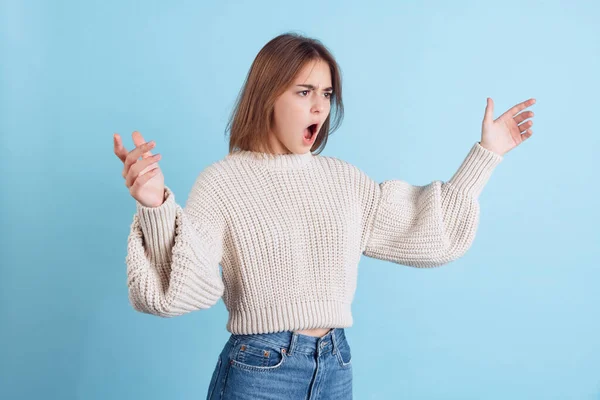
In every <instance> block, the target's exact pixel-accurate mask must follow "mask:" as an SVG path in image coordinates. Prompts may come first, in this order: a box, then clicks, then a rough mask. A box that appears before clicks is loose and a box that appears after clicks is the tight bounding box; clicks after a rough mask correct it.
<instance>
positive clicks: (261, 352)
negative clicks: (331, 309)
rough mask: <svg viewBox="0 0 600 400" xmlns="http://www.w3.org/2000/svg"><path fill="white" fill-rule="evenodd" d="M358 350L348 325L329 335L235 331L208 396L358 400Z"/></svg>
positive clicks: (213, 398)
mask: <svg viewBox="0 0 600 400" xmlns="http://www.w3.org/2000/svg"><path fill="white" fill-rule="evenodd" d="M351 359H352V354H351V352H350V346H349V344H348V342H347V340H346V335H345V333H344V329H343V328H332V329H331V330H330V331H329V332H328V333H327V334H325V335H324V336H323V337H315V336H308V335H302V334H299V333H295V332H292V331H285V332H276V333H263V334H253V335H235V334H232V335H231V336H230V337H229V340H228V341H227V343H226V344H225V346H224V348H223V350H222V351H221V354H220V355H219V358H218V360H217V366H216V368H215V370H214V372H213V375H212V378H211V380H210V385H209V387H208V395H207V397H206V398H207V400H217V399H218V400H229V399H236V400H245V399H249V400H250V399H252V400H262V399H265V400H267V399H273V400H275V399H277V400H280V399H285V400H317V399H319V400H329V399H335V400H346V399H352V361H351Z"/></svg>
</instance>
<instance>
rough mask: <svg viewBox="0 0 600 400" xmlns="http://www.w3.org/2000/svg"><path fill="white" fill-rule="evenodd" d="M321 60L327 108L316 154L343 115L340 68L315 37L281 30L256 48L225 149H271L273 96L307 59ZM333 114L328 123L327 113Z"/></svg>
mask: <svg viewBox="0 0 600 400" xmlns="http://www.w3.org/2000/svg"><path fill="white" fill-rule="evenodd" d="M318 60H323V61H324V62H326V63H327V64H329V69H330V72H331V85H332V87H333V94H332V95H331V110H330V113H329V115H328V116H327V119H326V120H325V122H324V123H323V126H322V127H321V130H320V132H319V135H318V136H317V139H316V140H315V143H313V146H312V148H311V152H312V151H314V150H315V149H317V150H318V151H316V153H315V154H319V153H320V152H321V151H322V150H323V149H324V148H325V145H326V144H327V138H328V136H329V135H330V134H332V133H333V132H334V131H335V130H337V129H338V128H339V126H340V124H341V122H342V119H343V117H344V105H343V103H342V79H341V74H340V68H339V66H338V64H337V62H336V61H335V58H334V57H333V55H332V54H331V53H330V51H329V50H328V49H327V48H326V47H325V46H324V45H323V44H322V43H321V42H320V41H319V40H317V39H312V38H307V37H305V36H302V35H300V34H297V33H292V32H288V33H284V34H282V35H279V36H277V37H275V38H273V39H271V40H270V41H269V42H268V43H267V44H266V45H265V46H264V47H263V48H262V49H261V50H260V51H259V52H258V55H257V56H256V58H255V59H254V61H253V62H252V66H251V67H250V70H249V72H248V75H247V76H246V80H245V82H244V85H243V86H242V89H241V90H240V93H239V94H238V97H237V100H236V105H235V107H234V109H233V112H232V114H231V117H230V119H229V122H228V124H227V128H226V132H227V130H229V131H230V139H229V153H232V152H233V151H236V150H252V151H260V150H259V149H263V148H264V147H266V148H267V151H268V152H270V153H272V152H273V149H272V148H271V146H270V143H269V141H268V135H269V132H271V130H272V126H273V116H274V105H275V101H276V99H277V98H278V97H279V96H280V95H281V94H282V93H283V92H285V90H286V89H287V88H288V87H289V86H290V85H291V84H292V83H293V80H294V78H295V77H296V75H297V74H298V73H299V72H300V70H301V69H302V68H303V67H304V65H306V64H307V63H309V62H311V61H318ZM332 114H335V115H334V120H333V124H332V125H331V127H330V119H331V115H332Z"/></svg>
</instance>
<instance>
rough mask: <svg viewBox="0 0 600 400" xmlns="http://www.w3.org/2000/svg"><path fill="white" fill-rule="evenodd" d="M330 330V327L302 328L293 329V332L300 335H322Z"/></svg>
mask: <svg viewBox="0 0 600 400" xmlns="http://www.w3.org/2000/svg"><path fill="white" fill-rule="evenodd" d="M330 330H331V328H317V329H304V330H302V331H294V332H296V333H299V334H301V335H308V336H316V337H323V336H325V335H326V334H327V332H329V331H330Z"/></svg>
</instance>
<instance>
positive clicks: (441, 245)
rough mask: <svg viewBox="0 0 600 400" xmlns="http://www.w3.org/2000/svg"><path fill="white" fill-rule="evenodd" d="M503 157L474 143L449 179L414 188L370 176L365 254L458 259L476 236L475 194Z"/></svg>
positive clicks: (434, 262) (405, 259)
mask: <svg viewBox="0 0 600 400" xmlns="http://www.w3.org/2000/svg"><path fill="white" fill-rule="evenodd" d="M501 160H502V157H501V156H500V155H498V154H495V153H493V152H491V151H489V150H487V149H485V148H483V147H481V145H480V144H479V143H475V145H474V146H473V147H472V148H471V151H470V152H469V154H468V155H467V157H466V158H465V159H464V161H463V163H462V165H461V166H460V168H459V169H458V171H456V173H455V174H454V176H453V177H452V178H451V179H450V180H449V181H448V182H442V181H434V182H432V183H430V184H428V185H425V186H414V185H410V184H408V183H407V182H405V181H401V180H387V181H384V182H382V183H380V184H377V183H376V182H374V181H371V180H369V184H368V185H367V187H368V190H367V191H365V193H366V194H367V197H366V198H367V203H366V204H367V207H366V210H367V214H365V215H366V218H365V221H366V224H365V233H364V235H363V236H364V238H365V240H364V247H363V249H362V252H363V254H364V255H366V256H368V257H373V258H377V259H381V260H386V261H391V262H394V263H397V264H402V265H407V266H412V267H435V266H440V265H443V264H446V263H448V262H450V261H453V260H456V259H457V258H459V257H461V256H462V255H463V254H464V253H465V252H466V251H467V250H468V249H469V247H470V246H471V244H472V242H473V240H474V238H475V233H476V230H477V226H478V223H479V203H478V197H479V194H480V193H481V191H482V189H483V187H484V185H485V184H486V182H487V181H488V179H489V177H490V175H491V173H492V171H493V170H494V168H495V167H496V166H497V165H498V163H500V162H501Z"/></svg>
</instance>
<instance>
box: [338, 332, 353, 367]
mask: <svg viewBox="0 0 600 400" xmlns="http://www.w3.org/2000/svg"><path fill="white" fill-rule="evenodd" d="M335 354H336V356H337V359H338V362H339V364H340V367H342V368H350V367H351V366H352V351H351V350H350V345H349V344H348V341H347V340H346V339H345V338H344V339H343V340H339V341H338V342H337V351H336V352H335Z"/></svg>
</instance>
